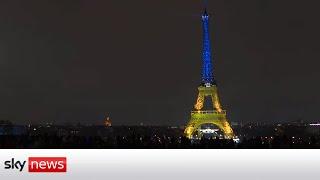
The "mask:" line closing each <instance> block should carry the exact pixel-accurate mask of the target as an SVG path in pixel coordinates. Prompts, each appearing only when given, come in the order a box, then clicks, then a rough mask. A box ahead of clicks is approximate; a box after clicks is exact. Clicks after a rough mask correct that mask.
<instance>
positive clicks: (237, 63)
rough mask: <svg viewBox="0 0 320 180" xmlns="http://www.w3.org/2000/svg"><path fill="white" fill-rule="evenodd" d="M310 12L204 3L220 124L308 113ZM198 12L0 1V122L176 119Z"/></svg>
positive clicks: (194, 51)
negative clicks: (223, 119)
mask: <svg viewBox="0 0 320 180" xmlns="http://www.w3.org/2000/svg"><path fill="white" fill-rule="evenodd" d="M18 4H19V6H18ZM288 4H290V6H288ZM316 7H317V6H316V5H314V4H307V3H300V2H299V1H282V2H278V1H275V0H271V1H264V0H258V1H245V2H237V1H228V2H224V1H209V4H208V13H209V14H210V15H211V17H212V18H211V19H210V36H211V39H212V51H213V59H214V64H215V65H214V66H215V79H216V81H217V83H218V85H219V95H220V97H221V104H222V106H223V107H224V108H225V109H227V110H228V118H229V119H230V121H233V122H269V121H270V122H277V121H295V120H298V119H303V120H305V121H310V122H312V121H317V120H319V119H318V117H319V115H318V110H317V107H318V106H319V105H320V94H319V93H318V91H319V90H320V86H319V84H317V82H318V81H319V77H320V72H319V70H318V67H319V65H320V64H319V63H320V62H319V61H318V60H317V59H318V58H319V56H320V54H319V52H318V49H319V47H318V40H319V39H320V36H319V34H318V30H319V29H320V25H319V24H318V23H317V21H318V20H317V17H318V16H317V15H318V14H317V13H319V12H317V9H316ZM202 9H203V4H202V3H201V1H192V2H185V1H175V2H172V1H161V2H150V1H146V0H142V1H135V2H126V3H123V2H118V1H108V2H98V1H90V2H88V1H76V2H75V1H74V2H52V1H47V0H44V1H41V2H35V1H30V2H23V1H22V0H21V1H19V3H15V2H12V1H11V2H10V1H8V2H0V12H1V15H0V27H1V28H0V29H1V30H0V38H1V39H2V41H1V43H0V57H1V58H0V59H1V60H0V68H1V71H0V73H1V74H0V99H1V102H0V119H5V120H10V121H12V122H14V123H22V124H26V123H45V122H56V123H66V122H70V123H78V122H80V123H93V124H97V123H101V124H102V123H103V120H104V118H105V116H110V118H111V119H112V122H113V124H115V125H120V124H128V125H135V124H140V123H144V124H150V125H184V124H186V122H187V121H188V118H189V115H190V114H189V113H188V112H190V110H191V109H192V105H193V104H194V101H195V100H196V93H197V92H196V89H195V87H197V86H198V85H199V83H200V82H201V76H200V74H201V73H200V72H201V70H200V69H201V45H202V44H201V37H202V36H201V22H200V21H199V18H200V17H201V14H202Z"/></svg>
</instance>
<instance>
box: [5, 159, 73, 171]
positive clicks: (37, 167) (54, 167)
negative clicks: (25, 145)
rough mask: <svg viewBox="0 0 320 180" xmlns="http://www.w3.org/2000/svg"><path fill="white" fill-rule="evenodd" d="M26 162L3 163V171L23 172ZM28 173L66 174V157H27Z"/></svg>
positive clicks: (9, 161)
mask: <svg viewBox="0 0 320 180" xmlns="http://www.w3.org/2000/svg"><path fill="white" fill-rule="evenodd" d="M26 163H27V161H19V160H15V158H11V160H8V161H5V162H4V169H8V170H9V169H11V170H18V171H20V172H21V171H23V170H24V168H25V167H26ZM27 166H28V172H33V173H63V172H67V158H66V157H29V158H28V165H27Z"/></svg>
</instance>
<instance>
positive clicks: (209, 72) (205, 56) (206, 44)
mask: <svg viewBox="0 0 320 180" xmlns="http://www.w3.org/2000/svg"><path fill="white" fill-rule="evenodd" d="M201 19H202V33H203V35H202V36H203V37H202V40H203V45H202V77H201V81H202V84H203V85H205V86H211V85H215V84H216V83H215V79H214V75H213V64H212V61H211V43H210V36H209V34H210V32H209V15H208V13H207V1H205V7H204V12H203V14H202V16H201Z"/></svg>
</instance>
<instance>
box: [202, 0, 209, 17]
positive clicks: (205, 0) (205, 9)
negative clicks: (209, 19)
mask: <svg viewBox="0 0 320 180" xmlns="http://www.w3.org/2000/svg"><path fill="white" fill-rule="evenodd" d="M203 6H204V14H206V15H207V14H208V13H207V7H208V0H203Z"/></svg>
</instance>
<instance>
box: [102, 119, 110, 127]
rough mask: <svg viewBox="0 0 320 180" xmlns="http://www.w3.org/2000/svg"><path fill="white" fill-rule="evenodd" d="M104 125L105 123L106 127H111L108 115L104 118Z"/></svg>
mask: <svg viewBox="0 0 320 180" xmlns="http://www.w3.org/2000/svg"><path fill="white" fill-rule="evenodd" d="M104 125H105V126H106V127H111V126H112V122H111V120H110V118H109V117H107V118H106V119H105V120H104Z"/></svg>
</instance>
